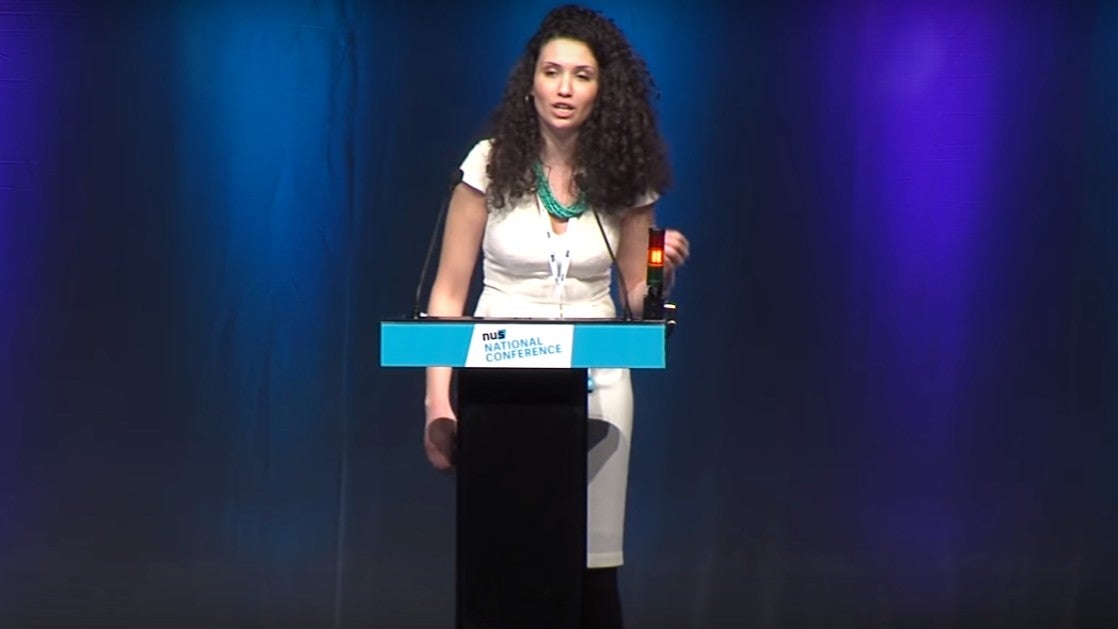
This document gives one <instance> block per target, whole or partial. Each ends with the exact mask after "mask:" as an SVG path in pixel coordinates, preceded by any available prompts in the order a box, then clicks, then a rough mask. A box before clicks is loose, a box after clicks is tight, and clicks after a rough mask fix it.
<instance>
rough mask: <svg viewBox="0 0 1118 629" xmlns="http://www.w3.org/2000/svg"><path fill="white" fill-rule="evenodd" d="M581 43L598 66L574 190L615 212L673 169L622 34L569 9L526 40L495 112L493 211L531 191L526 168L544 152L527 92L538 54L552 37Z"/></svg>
mask: <svg viewBox="0 0 1118 629" xmlns="http://www.w3.org/2000/svg"><path fill="white" fill-rule="evenodd" d="M561 38H562V39H572V40H576V41H580V42H582V43H584V44H586V45H587V47H589V48H590V52H591V53H592V54H593V55H594V59H595V61H597V63H598V76H599V79H598V81H599V84H598V95H597V99H596V100H595V103H594V108H593V110H592V111H591V113H590V116H589V117H588V118H587V119H586V121H585V122H584V123H583V126H582V128H581V129H580V131H579V136H578V143H577V146H576V148H575V156H574V160H575V163H574V164H573V167H574V169H575V175H574V177H575V184H576V185H577V186H578V188H579V189H580V190H582V191H583V193H584V194H585V196H586V201H587V203H588V204H589V205H590V206H591V207H595V208H598V209H600V210H602V211H605V212H616V211H621V210H624V209H626V208H629V207H632V205H633V204H634V203H635V202H636V201H637V199H639V198H640V197H641V196H642V195H644V194H646V193H647V192H649V191H650V190H651V191H655V192H657V193H661V192H663V191H664V189H665V188H667V187H668V185H669V183H670V180H671V171H670V167H669V166H668V157H667V149H666V147H665V145H664V140H663V137H662V136H661V135H660V131H659V128H658V126H657V122H656V113H655V111H654V110H653V108H652V103H651V99H652V97H653V95H654V94H655V93H656V85H655V84H654V83H653V81H652V75H651V74H650V73H649V71H648V66H647V65H646V64H645V62H644V60H643V59H641V57H640V56H639V55H638V54H637V53H636V52H635V51H634V50H633V48H632V46H631V45H630V44H629V42H628V40H626V39H625V35H624V34H623V33H622V32H621V29H620V28H618V27H617V25H616V24H614V23H613V21H612V20H610V19H609V18H607V17H605V16H603V15H602V14H600V13H598V12H596V11H592V10H590V9H586V8H583V7H579V6H574V5H567V6H563V7H559V8H557V9H554V10H552V11H551V12H550V13H548V14H547V16H546V17H544V19H543V22H542V23H541V24H540V27H539V29H538V30H537V31H536V33H535V34H534V35H533V36H532V38H531V39H529V40H528V43H527V45H525V47H524V52H523V54H521V56H520V59H519V60H517V62H516V64H515V65H514V66H513V69H512V72H511V74H510V76H509V79H508V82H507V84H506V85H505V92H504V95H503V96H502V98H501V102H500V104H499V105H498V106H497V108H496V110H495V111H494V112H493V119H492V123H491V133H490V137H491V138H492V147H491V149H490V153H489V165H488V167H487V169H486V173H487V174H488V175H489V188H488V191H487V196H488V199H489V203H490V204H491V205H492V206H493V207H494V208H498V209H500V208H504V207H505V205H506V204H507V203H509V202H510V201H512V200H515V199H519V198H522V197H524V196H525V195H527V194H535V193H536V191H537V190H536V181H535V177H534V175H533V173H532V164H533V163H534V162H535V161H536V160H538V159H539V156H540V150H541V149H542V148H543V147H542V139H541V137H540V129H539V121H538V118H537V115H536V110H535V106H534V105H533V103H532V102H531V99H529V98H526V97H525V95H527V94H530V93H531V92H532V86H533V81H534V78H535V72H536V63H537V60H538V58H539V54H540V49H541V48H542V47H543V46H544V45H545V44H547V43H548V42H550V41H551V40H554V39H561Z"/></svg>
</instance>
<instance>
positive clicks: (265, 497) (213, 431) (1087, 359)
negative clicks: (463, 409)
mask: <svg viewBox="0 0 1118 629" xmlns="http://www.w3.org/2000/svg"><path fill="white" fill-rule="evenodd" d="M738 4H739V3H735V2H724V3H716V2H683V1H669V0H665V1H663V2H658V3H649V4H647V6H645V5H644V4H641V5H638V3H632V2H623V1H620V0H619V1H604V0H603V1H602V2H600V3H597V4H596V5H595V6H597V7H598V8H601V9H604V10H605V11H606V12H607V13H608V14H610V15H611V16H613V17H614V18H615V20H616V21H617V22H618V24H619V25H620V26H621V27H622V28H623V29H624V30H625V31H626V32H627V33H628V35H629V36H630V37H631V39H632V41H633V42H634V43H635V45H636V46H637V48H638V49H639V50H640V51H641V52H642V53H643V54H644V55H645V56H646V58H647V60H648V63H649V66H650V67H651V69H652V71H653V73H654V76H655V78H656V81H657V84H658V86H659V88H660V92H661V95H660V99H659V101H658V110H659V113H660V117H661V121H662V123H663V127H664V130H665V133H666V135H667V138H668V141H669V143H670V145H671V159H672V163H673V166H674V168H675V185H674V186H673V188H672V189H671V191H670V193H669V194H668V195H666V196H665V197H664V199H663V201H662V203H661V204H660V207H659V210H658V215H659V221H660V223H661V224H663V225H668V226H673V227H678V228H680V229H683V230H684V231H685V232H686V233H687V234H688V235H689V236H690V238H691V240H692V243H693V245H694V256H693V259H692V261H691V262H690V263H689V264H688V265H687V267H685V268H684V269H683V271H682V272H681V274H680V278H679V280H680V283H679V289H678V291H677V293H676V295H675V297H676V300H677V301H678V303H679V312H680V315H679V316H680V326H679V329H678V332H677V333H676V335H675V336H673V338H672V339H671V346H670V363H671V367H670V368H669V369H668V370H667V371H665V372H662V373H652V372H649V373H638V374H636V376H635V383H636V384H635V386H636V396H637V418H636V429H635V435H634V453H633V460H632V470H631V477H630V478H631V484H630V494H629V504H628V508H629V511H628V514H629V517H628V521H627V531H628V535H627V549H626V551H627V554H626V566H625V568H624V569H623V570H622V572H621V575H622V576H621V582H622V590H623V594H624V599H625V609H626V615H627V618H628V620H629V622H630V626H632V627H637V628H659V627H664V628H679V627H694V628H721V627H771V628H789V629H805V628H811V627H821V628H823V627H825V628H834V627H858V628H863V629H864V628H874V627H912V626H920V627H983V628H986V627H1014V628H1018V627H1046V628H1050V627H1096V626H1103V625H1100V624H1097V623H1100V622H1103V623H1106V622H1109V623H1111V624H1112V625H1113V623H1118V603H1116V602H1115V598H1114V592H1115V591H1116V588H1118V577H1116V576H1115V565H1116V564H1115V562H1116V560H1118V542H1116V541H1115V539H1114V531H1116V530H1118V381H1116V380H1118V213H1116V211H1118V175H1116V174H1115V173H1118V122H1116V120H1118V116H1116V115H1115V112H1118V10H1116V8H1115V6H1114V4H1113V3H1110V2H1099V3H1097V4H1095V3H1079V4H1074V3H1065V2H1056V1H1031V2H1004V3H1003V2H975V1H973V0H971V1H959V2H951V1H933V0H929V1H927V2H906V3H896V2H886V1H883V0H882V1H874V0H843V1H841V2H840V1H835V2H811V3H792V6H785V5H786V4H787V3H770V4H765V3H749V4H747V5H745V6H737V5H738ZM548 8H550V5H549V4H547V3H543V2H523V1H512V0H509V1H507V2H496V1H494V2H482V3H469V2H441V3H436V2H415V3H406V2H388V1H385V2H361V1H357V0H353V1H341V0H339V1H334V2H311V1H309V0H304V1H295V0H272V1H268V2H265V1H263V0H259V1H250V0H240V1H232V2H221V1H217V0H213V1H202V0H198V1H192V0H177V1H170V2H141V1H139V0H136V1H135V2H97V3H87V2H76V1H75V2H64V1H50V0H44V1H36V2H30V1H18V0H17V1H7V2H0V624H3V625H4V626H11V627H21V626H26V627H30V626H36V627H77V626H119V627H125V626H130V627H152V626H181V627H199V626H204V627H247V626H256V627H280V626H284V627H287V626H298V627H390V628H397V627H399V628H404V627H447V626H450V623H451V619H452V617H453V592H454V590H453V563H452V559H453V514H454V510H453V479H452V477H450V476H445V475H440V474H438V473H436V472H434V471H432V470H431V469H430V468H429V467H428V466H427V464H426V462H425V460H424V457H423V453H422V449H421V441H420V440H421V428H422V418H423V415H422V408H421V402H422V375H421V373H419V372H417V371H404V370H400V371H395V370H383V369H380V368H378V366H377V359H378V353H379V352H378V349H379V348H378V338H377V333H378V322H379V321H380V320H381V319H383V318H387V317H395V316H399V315H403V314H406V313H407V312H408V311H409V310H410V308H411V304H412V294H413V291H414V286H415V280H416V277H417V275H418V272H419V267H420V266H421V262H422V257H423V252H424V249H425V247H426V241H427V238H428V234H429V232H430V229H431V227H432V224H433V222H434V217H435V215H436V212H437V211H438V209H439V204H440V203H441V199H442V198H443V195H444V191H445V188H446V182H447V180H448V178H449V176H450V173H451V172H452V171H453V170H454V168H456V167H457V165H458V163H459V161H460V160H461V159H462V158H463V157H464V155H465V154H466V152H467V151H468V149H469V148H470V146H471V145H472V144H473V143H474V142H475V141H476V140H478V139H479V138H481V137H484V133H485V129H486V122H487V117H488V115H489V112H490V110H491V108H492V107H493V105H494V104H495V102H496V99H497V98H498V96H499V94H500V91H501V88H502V85H503V83H504V80H505V78H506V76H507V73H508V70H509V69H510V67H511V65H512V63H513V60H514V59H515V58H516V56H517V54H518V52H519V50H520V48H521V46H522V45H523V43H524V41H525V40H526V38H527V37H528V35H529V34H530V33H531V31H532V30H533V29H534V28H535V26H536V24H537V23H538V21H539V19H540V18H541V17H542V16H543V14H544V13H545V12H546V10H547V9H548Z"/></svg>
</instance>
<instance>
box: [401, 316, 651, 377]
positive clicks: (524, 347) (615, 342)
mask: <svg viewBox="0 0 1118 629" xmlns="http://www.w3.org/2000/svg"><path fill="white" fill-rule="evenodd" d="M380 340H381V343H380V364H381V366H383V367H502V368H510V367H511V368H517V369H545V368H571V367H573V368H590V367H629V368H633V369H663V368H664V367H665V366H666V357H665V351H664V341H665V323H664V322H663V321H614V320H606V319H581V320H573V319H510V320H494V319H467V318H458V319H432V318H427V319H409V320H401V321H383V322H381V335H380Z"/></svg>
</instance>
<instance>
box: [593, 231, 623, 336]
mask: <svg viewBox="0 0 1118 629" xmlns="http://www.w3.org/2000/svg"><path fill="white" fill-rule="evenodd" d="M592 211H593V212H594V220H595V221H598V231H600V232H602V240H603V241H604V242H605V243H606V251H607V252H609V260H610V264H612V265H613V274H614V275H616V276H617V282H618V284H620V285H621V319H622V321H632V320H633V309H632V308H630V307H629V287H628V286H626V285H625V276H624V275H622V274H621V267H619V266H617V256H615V255H614V254H613V247H611V246H610V244H609V237H608V236H606V228H605V227H602V218H601V217H600V216H598V211H597V210H592Z"/></svg>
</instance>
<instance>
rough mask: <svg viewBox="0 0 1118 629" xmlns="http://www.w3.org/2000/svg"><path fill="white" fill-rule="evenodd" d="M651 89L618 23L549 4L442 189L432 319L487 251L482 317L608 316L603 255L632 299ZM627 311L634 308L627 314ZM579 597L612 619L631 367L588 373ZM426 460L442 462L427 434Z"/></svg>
mask: <svg viewBox="0 0 1118 629" xmlns="http://www.w3.org/2000/svg"><path fill="white" fill-rule="evenodd" d="M652 89H653V84H652V80H651V77H650V75H649V73H648V70H647V68H646V66H645V64H644V62H643V61H642V60H641V59H640V57H639V56H638V55H637V54H636V53H635V52H634V51H633V50H632V48H631V47H630V45H629V43H628V42H627V41H626V39H625V37H624V35H623V34H622V33H621V31H620V30H619V29H618V28H617V27H616V26H615V25H614V24H613V23H612V22H611V21H610V20H608V19H606V18H605V17H603V16H601V15H600V14H598V13H596V12H594V11H591V10H588V9H584V8H580V7H574V6H566V7H561V8H558V9H555V10H553V11H552V12H551V13H549V14H548V15H547V16H546V17H545V18H544V20H543V22H542V24H541V25H540V28H539V30H538V31H537V32H536V34H535V35H533V36H532V38H531V39H530V40H529V41H528V44H527V46H526V47H525V50H524V53H523V55H522V56H521V58H520V60H519V61H518V62H517V63H516V65H515V66H514V68H513V71H512V74H511V76H510V77H509V80H508V84H507V87H506V89H505V93H504V96H503V98H502V101H501V103H500V104H499V106H498V107H497V109H496V112H495V114H494V118H493V133H492V137H491V138H490V139H489V140H485V141H482V142H480V143H478V144H477V145H476V146H475V147H474V148H473V150H471V151H470V153H469V155H468V156H467V157H466V159H465V161H464V163H463V165H462V172H463V177H462V183H461V184H459V185H458V187H457V188H456V190H455V191H454V194H453V196H452V198H451V202H450V208H449V211H448V214H447V222H446V230H445V234H444V237H443V244H442V252H441V257H440V260H439V268H438V273H437V275H436V278H435V282H434V285H433V286H432V289H431V298H430V301H429V304H428V313H429V314H430V315H432V316H460V315H461V314H462V313H463V312H464V309H465V302H466V298H467V293H468V291H469V286H470V279H471V276H472V274H473V271H474V267H475V265H476V262H477V256H478V251H479V250H480V251H481V252H482V253H483V276H484V281H483V286H484V288H483V290H482V294H481V296H480V298H479V300H478V304H477V307H476V309H475V311H474V315H475V316H478V317H538V318H563V317H568V318H613V317H615V316H616V308H615V305H614V303H613V299H612V297H611V294H610V280H611V251H612V254H613V255H616V258H617V262H618V267H619V269H620V272H621V275H622V276H623V278H622V279H623V280H624V282H623V283H622V286H625V287H627V289H628V303H629V304H634V305H635V306H636V307H638V308H639V306H640V305H641V304H642V303H643V295H644V292H645V285H644V275H645V256H646V251H647V244H648V228H649V227H650V226H651V225H652V224H653V209H654V204H655V202H656V200H657V199H658V197H659V195H660V193H661V192H662V191H663V190H664V189H665V187H666V186H667V185H668V181H669V168H668V162H667V156H666V151H665V149H664V143H663V140H662V138H661V136H660V133H659V130H658V129H657V126H656V118H655V115H654V112H653V110H652V106H651V102H650V101H651V92H652ZM688 253H689V252H688V243H687V240H686V238H684V237H683V235H682V234H680V233H679V232H678V231H675V230H668V231H667V233H666V234H665V257H666V267H667V278H666V284H667V285H668V286H670V285H671V282H672V278H673V277H674V273H673V271H674V269H675V268H677V267H679V266H680V265H681V264H683V262H684V261H685V260H686V258H687V256H688ZM636 314H637V315H638V316H639V314H640V313H639V312H637V313H636ZM590 375H591V382H592V387H590V393H589V394H588V400H589V409H588V411H589V416H590V417H591V418H592V421H595V422H597V427H598V429H595V426H592V427H591V430H590V433H591V434H592V435H594V436H593V437H592V439H593V440H594V441H595V443H592V444H591V450H590V452H589V455H588V458H589V470H588V478H589V486H588V489H587V493H588V508H589V521H588V539H587V545H588V555H587V568H588V572H587V578H586V583H587V597H586V606H587V609H588V610H591V611H590V613H592V614H595V615H597V616H598V617H599V620H602V619H605V620H604V622H594V621H593V619H591V622H593V624H595V625H601V626H618V627H619V626H620V625H621V607H620V598H619V596H618V591H617V575H616V572H617V567H618V566H620V565H621V563H622V531H623V525H624V505H625V484H626V478H627V474H628V463H629V441H630V435H631V429H632V406H633V401H632V397H633V396H632V388H631V385H630V380H629V371H628V370H627V369H593V370H591V374H590ZM450 379H451V371H450V369H447V368H431V369H428V371H427V394H426V400H425V406H426V416H427V426H428V428H430V426H431V425H432V422H434V421H435V420H436V419H440V418H450V419H452V420H453V419H454V418H455V413H454V409H453V408H452V407H451V401H450ZM424 433H425V440H424V441H425V443H424V445H425V448H426V451H427V457H428V459H429V460H430V462H431V464H432V465H433V466H434V467H436V468H438V469H442V470H445V469H449V468H450V466H451V461H450V459H449V456H448V454H447V453H446V452H445V449H443V448H440V447H439V446H438V445H436V443H435V441H433V440H432V438H431V431H430V430H425V431H424Z"/></svg>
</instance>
